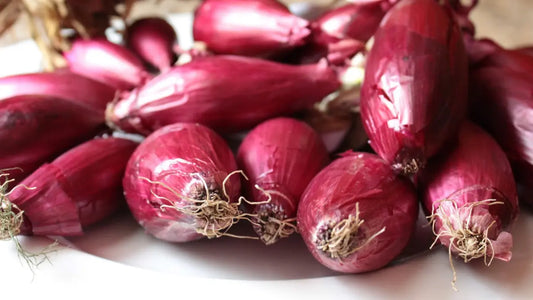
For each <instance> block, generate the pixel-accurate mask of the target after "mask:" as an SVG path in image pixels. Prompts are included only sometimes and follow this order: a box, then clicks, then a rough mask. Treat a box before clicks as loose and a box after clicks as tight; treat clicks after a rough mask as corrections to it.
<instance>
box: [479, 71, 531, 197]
mask: <svg viewBox="0 0 533 300" xmlns="http://www.w3.org/2000/svg"><path fill="white" fill-rule="evenodd" d="M470 75H471V76H470V77H471V89H470V91H471V92H470V94H471V96H470V99H471V112H472V118H473V119H474V120H475V121H476V122H477V123H478V124H480V125H481V126H483V128H485V129H486V130H487V131H488V132H489V133H490V134H491V135H492V136H493V137H494V139H496V141H497V142H498V143H499V144H500V146H501V147H502V148H503V150H504V151H505V153H506V154H507V157H508V158H509V161H510V162H511V165H512V166H513V170H514V174H515V178H516V180H517V181H518V182H520V183H522V184H523V185H524V186H526V187H531V186H533V176H531V174H533V142H532V141H533V86H532V84H531V83H532V82H533V76H532V74H531V73H527V72H518V71H514V70H511V69H509V68H502V67H497V66H492V67H482V68H478V69H473V70H472V71H471V73H470ZM495 120H497V121H495ZM523 199H530V198H523ZM526 202H527V201H526ZM531 204H533V202H532V203H531Z"/></svg>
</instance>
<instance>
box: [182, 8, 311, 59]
mask: <svg viewBox="0 0 533 300" xmlns="http://www.w3.org/2000/svg"><path fill="white" fill-rule="evenodd" d="M309 34H310V29H309V22H308V21H306V20H304V19H302V18H299V17H297V16H295V15H293V14H291V13H290V11H289V10H288V9H287V7H285V6H284V5H283V4H282V3H280V2H278V1H276V0H205V1H203V2H202V4H200V6H199V7H198V8H197V9H196V12H195V15H194V24H193V35H194V39H195V40H196V41H202V42H205V43H206V44H207V47H208V49H209V50H211V51H213V52H215V53H219V54H236V55H245V56H260V57H266V56H271V55H274V54H278V53H280V52H284V51H286V50H288V49H291V48H294V47H295V46H300V45H303V44H304V43H305V39H306V38H307V36H308V35H309Z"/></svg>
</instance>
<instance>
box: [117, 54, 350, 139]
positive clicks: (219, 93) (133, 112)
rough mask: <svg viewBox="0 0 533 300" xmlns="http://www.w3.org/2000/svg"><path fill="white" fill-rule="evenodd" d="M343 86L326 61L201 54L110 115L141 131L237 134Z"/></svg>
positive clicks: (124, 101) (132, 96) (121, 125)
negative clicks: (173, 128) (183, 127)
mask: <svg viewBox="0 0 533 300" xmlns="http://www.w3.org/2000/svg"><path fill="white" fill-rule="evenodd" d="M339 85H340V83H339V81H338V78H337V76H336V74H335V72H334V71H333V70H332V69H331V68H330V67H328V66H327V65H326V63H319V64H315V65H306V66H290V65H284V64H279V63H274V62H270V61H266V60H262V59H257V58H248V57H238V56H207V57H199V58H197V59H195V60H194V61H192V62H191V63H188V64H185V65H181V66H176V67H173V68H172V69H171V70H170V71H169V72H166V73H164V74H161V75H159V76H157V77H155V78H154V79H153V80H151V81H150V82H148V83H147V84H146V85H145V86H143V87H141V88H139V89H136V90H133V91H132V92H131V93H130V94H129V95H126V97H124V98H122V99H120V101H118V102H117V103H116V104H115V105H114V107H112V108H111V109H110V110H109V114H108V116H107V119H108V121H109V122H110V123H112V124H114V125H115V126H117V127H119V128H121V129H122V130H124V131H128V132H138V133H141V134H149V133H150V132H152V131H154V130H156V129H158V128H160V127H162V126H165V125H168V124H172V123H176V122H197V123H201V124H203V125H206V126H208V127H211V128H213V129H215V130H217V131H219V132H237V131H241V130H245V129H250V128H251V127H253V126H255V125H257V124H258V123H260V122H261V121H264V120H266V119H268V118H272V117H276V116H281V115H288V114H291V113H294V112H297V111H300V110H302V109H304V108H307V107H310V106H312V105H313V104H314V103H315V102H318V101H320V100H321V99H322V98H323V97H325V96H326V95H328V94H329V93H331V92H333V91H335V90H336V89H337V88H338V87H339Z"/></svg>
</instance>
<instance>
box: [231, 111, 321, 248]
mask: <svg viewBox="0 0 533 300" xmlns="http://www.w3.org/2000/svg"><path fill="white" fill-rule="evenodd" d="M328 160H329V158H328V152H327V151H326V148H325V146H324V144H323V142H322V140H321V139H320V136H319V135H318V134H317V133H316V132H315V131H314V130H313V129H312V128H311V127H309V126H308V125H307V124H305V123H303V122H301V121H298V120H295V119H290V118H275V119H270V120H268V121H265V122H263V123H261V124H259V125H258V126H257V127H255V128H254V129H253V130H252V131H250V132H249V133H248V134H247V135H246V137H245V138H244V140H243V141H242V144H241V145H240V147H239V151H238V154H237V164H238V165H239V167H240V168H241V169H242V170H243V171H244V173H245V174H246V175H247V177H248V178H249V181H248V182H247V183H248V184H246V185H245V187H246V189H247V193H248V195H251V199H250V200H252V201H253V202H254V203H256V204H255V205H251V213H252V215H255V216H256V217H255V218H254V220H253V221H254V223H255V224H254V229H255V231H256V232H257V235H258V236H259V237H260V239H261V240H262V241H263V242H264V243H265V244H267V245H270V244H273V243H275V242H277V241H278V240H279V239H280V238H285V237H287V236H289V235H291V234H292V233H293V232H294V231H295V229H296V225H293V222H294V223H295V221H296V210H297V207H298V202H299V201H300V196H301V194H302V193H303V191H304V189H305V187H306V186H307V184H308V183H309V181H311V179H312V178H313V177H314V176H315V174H316V173H318V171H320V170H321V169H322V168H323V167H324V166H325V165H326V164H327V162H328Z"/></svg>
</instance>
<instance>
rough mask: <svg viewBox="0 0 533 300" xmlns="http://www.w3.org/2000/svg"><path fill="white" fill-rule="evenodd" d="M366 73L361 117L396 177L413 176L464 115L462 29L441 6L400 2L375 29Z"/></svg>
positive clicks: (465, 74) (407, 0)
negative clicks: (395, 172)
mask: <svg viewBox="0 0 533 300" xmlns="http://www.w3.org/2000/svg"><path fill="white" fill-rule="evenodd" d="M365 70H366V72H365V79H364V82H363V87H362V92H361V116H362V119H363V122H364V125H365V129H366V132H367V134H368V136H369V138H370V145H371V146H372V148H373V149H374V150H375V151H376V152H377V153H378V154H379V155H380V156H381V157H382V158H384V159H385V160H387V161H388V162H389V163H391V165H392V166H393V168H394V169H395V170H396V171H397V172H400V173H403V174H406V175H409V174H415V173H416V172H417V171H418V170H419V169H421V168H423V165H424V164H425V162H426V160H427V158H428V157H431V156H433V155H435V154H436V153H438V151H440V150H441V147H442V146H443V145H444V144H445V143H446V142H448V141H450V140H453V138H454V137H455V135H456V133H457V130H458V126H459V124H460V123H461V121H462V120H463V119H464V118H465V116H466V110H467V97H468V95H467V94H468V91H467V82H468V61H467V56H466V51H465V48H464V45H463V41H462V36H461V32H460V29H459V27H458V26H457V24H455V23H454V20H453V17H452V15H451V13H450V12H449V11H447V10H446V9H445V8H443V7H441V6H439V5H438V4H437V3H436V1H433V0H404V1H401V2H400V3H398V4H396V5H395V6H394V7H393V8H392V9H391V10H389V12H388V13H387V15H386V16H385V18H384V19H383V21H382V23H381V25H380V27H379V29H378V30H377V32H376V35H375V40H374V45H373V46H372V49H371V50H370V53H369V55H368V59H367V62H366V69H365Z"/></svg>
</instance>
